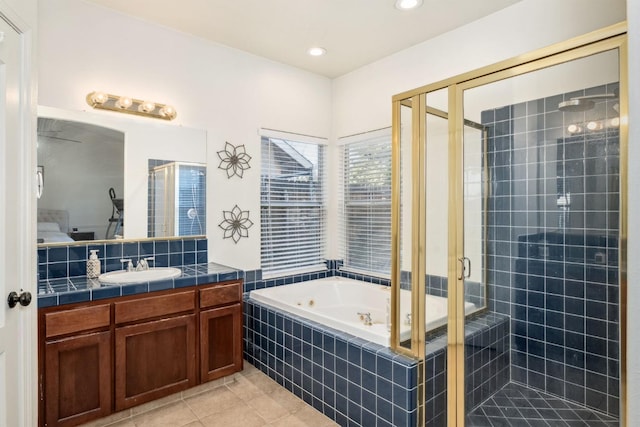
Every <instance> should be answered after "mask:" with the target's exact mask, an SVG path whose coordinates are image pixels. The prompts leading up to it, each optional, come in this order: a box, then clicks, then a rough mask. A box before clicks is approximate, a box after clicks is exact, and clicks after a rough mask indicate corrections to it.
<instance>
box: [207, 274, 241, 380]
mask: <svg viewBox="0 0 640 427" xmlns="http://www.w3.org/2000/svg"><path fill="white" fill-rule="evenodd" d="M241 300H242V283H241V282H234V283H229V284H226V285H222V286H217V287H213V288H207V289H201V290H200V310H201V311H200V381H201V382H206V381H211V380H214V379H216V378H220V377H223V376H225V375H229V374H232V373H234V372H238V371H241V370H242V304H241V303H240V301H241Z"/></svg>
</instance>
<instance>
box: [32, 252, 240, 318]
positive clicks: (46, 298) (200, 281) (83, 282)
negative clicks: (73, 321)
mask: <svg viewBox="0 0 640 427" xmlns="http://www.w3.org/2000/svg"><path fill="white" fill-rule="evenodd" d="M180 269H181V270H182V275H181V276H179V277H175V278H173V279H164V280H154V281H152V282H141V283H132V284H125V285H105V284H102V283H100V282H99V281H98V279H88V278H87V277H86V276H76V277H65V278H61V279H49V280H40V281H39V282H38V308H44V307H52V306H56V305H64V304H73V303H77V302H86V301H96V300H101V299H105V298H114V297H119V296H126V295H135V294H142V293H148V292H154V291H162V290H166V289H174V288H184V287H187V286H196V285H205V284H208V283H216V282H224V281H227V280H236V279H244V271H242V270H238V269H236V268H233V267H228V266H226V265H221V264H216V263H212V262H211V263H208V264H190V265H183V266H180Z"/></svg>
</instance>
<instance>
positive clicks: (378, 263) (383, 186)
mask: <svg viewBox="0 0 640 427" xmlns="http://www.w3.org/2000/svg"><path fill="white" fill-rule="evenodd" d="M341 182H342V186H341V194H340V196H341V197H340V199H341V200H340V204H339V205H340V211H341V212H340V217H341V218H340V222H341V224H340V225H341V226H340V228H341V233H340V235H341V239H340V246H341V249H342V258H343V260H344V266H343V268H345V269H349V270H357V271H364V272H369V273H374V274H376V273H377V274H378V275H385V276H386V275H389V274H390V272H391V138H390V136H382V137H376V138H371V139H368V140H365V141H360V142H353V143H348V144H345V145H344V146H343V147H342V168H341Z"/></svg>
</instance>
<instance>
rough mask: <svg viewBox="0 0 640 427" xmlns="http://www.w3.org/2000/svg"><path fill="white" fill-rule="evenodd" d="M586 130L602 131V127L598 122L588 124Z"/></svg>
mask: <svg viewBox="0 0 640 427" xmlns="http://www.w3.org/2000/svg"><path fill="white" fill-rule="evenodd" d="M587 129H589V130H598V129H602V125H601V124H600V123H598V122H589V123H587Z"/></svg>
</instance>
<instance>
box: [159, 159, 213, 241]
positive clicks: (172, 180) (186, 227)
mask: <svg viewBox="0 0 640 427" xmlns="http://www.w3.org/2000/svg"><path fill="white" fill-rule="evenodd" d="M206 170H207V169H206V165H204V164H201V163H187V162H176V161H172V160H157V159H149V210H148V211H149V222H148V224H149V232H148V236H149V237H166V236H192V235H204V234H205V224H206V204H205V194H206Z"/></svg>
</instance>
